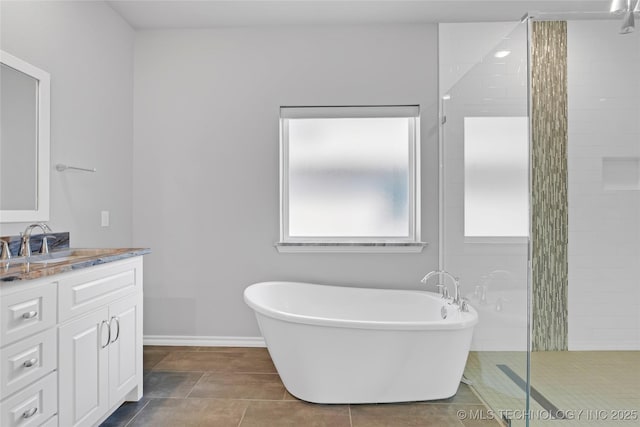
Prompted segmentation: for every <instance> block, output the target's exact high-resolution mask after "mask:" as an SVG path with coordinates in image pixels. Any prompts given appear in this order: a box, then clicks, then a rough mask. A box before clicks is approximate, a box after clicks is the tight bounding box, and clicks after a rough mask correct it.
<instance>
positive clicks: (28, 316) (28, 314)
mask: <svg viewBox="0 0 640 427" xmlns="http://www.w3.org/2000/svg"><path fill="white" fill-rule="evenodd" d="M37 315H38V312H37V311H35V310H34V311H27V312H26V313H22V318H23V319H33V318H34V317H36V316H37Z"/></svg>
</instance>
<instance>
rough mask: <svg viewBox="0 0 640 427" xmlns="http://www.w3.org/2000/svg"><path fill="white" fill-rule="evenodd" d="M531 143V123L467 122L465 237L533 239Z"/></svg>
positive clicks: (519, 119)
mask: <svg viewBox="0 0 640 427" xmlns="http://www.w3.org/2000/svg"><path fill="white" fill-rule="evenodd" d="M528 141H529V120H528V118H527V117H465V119H464V234H465V236H468V237H494V236H495V237H514V236H528V235H529V183H528V170H529V143H528Z"/></svg>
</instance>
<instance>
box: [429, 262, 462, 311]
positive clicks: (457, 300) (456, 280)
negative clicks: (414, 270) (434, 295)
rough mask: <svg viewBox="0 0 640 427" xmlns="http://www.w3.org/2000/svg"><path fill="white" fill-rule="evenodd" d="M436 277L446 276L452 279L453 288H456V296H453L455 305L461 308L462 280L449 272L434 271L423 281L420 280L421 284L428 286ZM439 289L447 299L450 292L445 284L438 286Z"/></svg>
mask: <svg viewBox="0 0 640 427" xmlns="http://www.w3.org/2000/svg"><path fill="white" fill-rule="evenodd" d="M435 275H444V276H447V277H449V278H450V279H451V281H452V282H453V286H454V296H453V303H454V304H456V305H457V306H461V298H460V279H459V278H457V277H456V276H454V275H453V274H451V273H449V272H448V271H445V270H433V271H430V272H429V273H427V274H426V275H425V276H424V277H423V278H422V280H420V282H422V283H424V284H426V283H427V281H428V280H429V279H430V278H432V277H433V276H435ZM438 288H439V289H441V291H440V294H441V295H442V297H443V298H447V297H448V296H449V295H448V292H447V288H446V286H445V285H444V284H440V285H438Z"/></svg>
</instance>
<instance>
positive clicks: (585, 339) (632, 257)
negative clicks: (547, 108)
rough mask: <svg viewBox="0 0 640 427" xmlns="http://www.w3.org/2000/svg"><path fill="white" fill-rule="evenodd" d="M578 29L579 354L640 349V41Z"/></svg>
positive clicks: (573, 336)
mask: <svg viewBox="0 0 640 427" xmlns="http://www.w3.org/2000/svg"><path fill="white" fill-rule="evenodd" d="M619 27H620V22H618V21H570V22H569V23H568V42H567V44H568V95H569V96H568V104H569V150H568V157H569V160H568V162H569V306H568V309H569V349H570V350H589V349H592V350H605V349H635V350H639V349H640V177H639V174H640V171H639V170H638V169H639V159H640V79H639V78H638V76H640V33H639V32H637V31H636V32H635V33H633V34H627V35H620V34H618V29H619Z"/></svg>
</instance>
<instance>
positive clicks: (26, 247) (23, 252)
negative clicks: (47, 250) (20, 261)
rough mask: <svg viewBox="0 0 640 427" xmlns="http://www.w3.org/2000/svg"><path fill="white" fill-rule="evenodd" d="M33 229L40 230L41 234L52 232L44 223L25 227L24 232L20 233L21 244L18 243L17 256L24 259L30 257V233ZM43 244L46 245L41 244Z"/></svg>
mask: <svg viewBox="0 0 640 427" xmlns="http://www.w3.org/2000/svg"><path fill="white" fill-rule="evenodd" d="M34 228H40V230H42V233H43V234H47V233H51V232H52V230H51V228H50V227H49V226H48V225H47V224H45V223H37V224H31V225H29V226H27V228H25V230H24V233H22V242H21V243H20V252H18V255H20V256H24V257H30V256H31V233H32V232H33V229H34ZM45 239H46V237H45ZM43 244H46V243H44V242H43Z"/></svg>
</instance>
